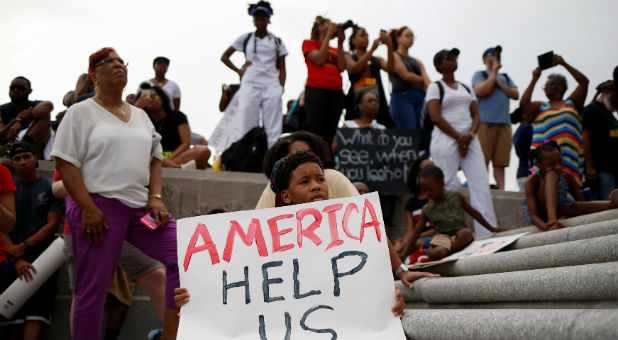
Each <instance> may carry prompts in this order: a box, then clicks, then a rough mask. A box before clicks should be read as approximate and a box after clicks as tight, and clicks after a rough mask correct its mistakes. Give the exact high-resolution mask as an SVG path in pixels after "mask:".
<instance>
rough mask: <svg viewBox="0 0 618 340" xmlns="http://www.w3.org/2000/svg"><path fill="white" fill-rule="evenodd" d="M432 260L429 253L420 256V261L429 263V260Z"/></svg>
mask: <svg viewBox="0 0 618 340" xmlns="http://www.w3.org/2000/svg"><path fill="white" fill-rule="evenodd" d="M431 261H433V260H432V259H431V257H429V256H427V255H422V256H420V257H419V258H418V262H419V263H427V262H431Z"/></svg>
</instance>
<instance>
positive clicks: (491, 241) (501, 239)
mask: <svg viewBox="0 0 618 340" xmlns="http://www.w3.org/2000/svg"><path fill="white" fill-rule="evenodd" d="M526 234H528V232H525V233H521V234H515V235H508V236H498V237H491V238H486V239H482V240H476V241H473V242H472V243H470V244H469V245H468V246H467V247H465V248H464V249H462V250H460V251H458V252H456V253H454V254H451V255H450V256H447V257H445V258H443V259H442V260H440V261H432V262H425V263H419V264H411V265H410V266H409V268H410V269H418V268H426V267H431V266H435V265H437V264H440V263H445V262H450V261H456V260H459V259H463V258H466V257H474V256H483V255H489V254H492V253H495V252H497V251H498V250H500V249H502V248H504V247H506V246H508V245H509V244H511V243H513V242H515V241H517V239H518V238H520V237H522V236H524V235H526Z"/></svg>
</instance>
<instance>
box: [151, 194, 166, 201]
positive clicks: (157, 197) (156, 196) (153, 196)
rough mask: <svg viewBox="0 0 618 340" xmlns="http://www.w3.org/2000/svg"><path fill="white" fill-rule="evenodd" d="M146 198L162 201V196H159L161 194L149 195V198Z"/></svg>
mask: <svg viewBox="0 0 618 340" xmlns="http://www.w3.org/2000/svg"><path fill="white" fill-rule="evenodd" d="M148 198H156V199H160V200H162V199H163V196H161V194H151V195H150V196H148Z"/></svg>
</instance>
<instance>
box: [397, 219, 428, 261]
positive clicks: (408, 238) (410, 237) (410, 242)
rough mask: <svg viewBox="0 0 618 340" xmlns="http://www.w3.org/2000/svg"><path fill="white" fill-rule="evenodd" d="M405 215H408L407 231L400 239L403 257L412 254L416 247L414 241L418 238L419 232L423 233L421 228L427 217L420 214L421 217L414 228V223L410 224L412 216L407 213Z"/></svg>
mask: <svg viewBox="0 0 618 340" xmlns="http://www.w3.org/2000/svg"><path fill="white" fill-rule="evenodd" d="M407 214H408V230H406V234H405V235H404V236H403V237H402V240H403V251H402V253H403V256H405V255H409V254H410V253H411V252H412V250H413V249H414V247H415V246H416V241H417V240H418V238H419V237H420V235H421V232H422V231H423V227H424V226H425V223H427V216H425V214H423V213H421V216H420V218H419V220H418V222H417V223H416V226H414V222H412V214H411V213H409V212H408V213H407Z"/></svg>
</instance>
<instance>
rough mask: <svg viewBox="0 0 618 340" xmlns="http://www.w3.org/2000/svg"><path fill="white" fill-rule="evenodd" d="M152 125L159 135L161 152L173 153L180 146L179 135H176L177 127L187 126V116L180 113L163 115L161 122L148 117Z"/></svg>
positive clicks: (174, 112) (173, 112)
mask: <svg viewBox="0 0 618 340" xmlns="http://www.w3.org/2000/svg"><path fill="white" fill-rule="evenodd" d="M150 120H151V121H152V124H153V125H154V127H155V129H156V130H157V132H158V133H159V134H160V135H161V137H162V139H161V146H162V147H163V151H174V150H176V148H177V147H178V146H179V145H180V135H179V134H178V125H181V124H189V122H188V121H187V116H185V114H184V113H182V112H180V111H172V112H170V113H168V114H166V115H165V118H163V119H161V120H153V119H152V117H150Z"/></svg>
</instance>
